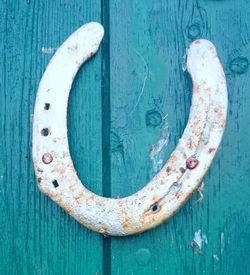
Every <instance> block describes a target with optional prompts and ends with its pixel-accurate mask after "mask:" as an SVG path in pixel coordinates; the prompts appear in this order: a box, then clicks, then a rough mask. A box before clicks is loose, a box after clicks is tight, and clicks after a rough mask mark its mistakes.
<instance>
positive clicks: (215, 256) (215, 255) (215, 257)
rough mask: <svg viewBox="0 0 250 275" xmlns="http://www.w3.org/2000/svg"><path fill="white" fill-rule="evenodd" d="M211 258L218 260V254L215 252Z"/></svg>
mask: <svg viewBox="0 0 250 275" xmlns="http://www.w3.org/2000/svg"><path fill="white" fill-rule="evenodd" d="M213 258H214V259H215V260H216V261H217V262H218V261H219V260H220V258H219V256H218V255H217V254H214V255H213Z"/></svg>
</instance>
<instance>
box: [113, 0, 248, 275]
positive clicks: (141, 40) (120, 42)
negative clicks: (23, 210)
mask: <svg viewBox="0 0 250 275" xmlns="http://www.w3.org/2000/svg"><path fill="white" fill-rule="evenodd" d="M249 18H250V4H249V2H248V1H244V0H240V1H230V0H228V1H212V0H199V1H196V0H190V1H170V0H168V1H151V2H150V1H138V0H137V1H119V0H118V1H110V47H111V48H110V60H111V61H110V62H111V64H110V68H111V71H110V81H111V82H110V93H111V94H110V98H111V167H112V169H111V195H112V196H113V197H117V196H119V197H123V196H126V195H129V194H132V193H134V192H135V191H137V190H138V189H139V188H141V187H142V186H144V185H145V183H146V182H147V181H148V180H149V179H150V178H151V177H152V175H153V174H155V172H156V171H157V170H158V169H160V167H161V165H162V163H163V162H164V161H165V160H166V159H167V158H168V156H169V154H170V153H171V151H172V150H173V149H174V147H175V144H176V142H177V141H178V138H180V136H181V133H182V131H183V129H184V127H185V124H186V121H187V115H188V110H189V106H190V99H191V83H190V79H189V77H188V74H187V72H184V71H183V68H182V63H183V56H184V53H185V49H186V47H187V46H188V44H189V43H190V42H191V41H192V40H194V39H195V38H198V37H202V38H208V39H210V40H211V41H213V43H214V44H215V45H216V47H217V50H218V53H219V56H220V57H221V60H222V63H223V66H224V68H225V71H226V74H227V79H228V88H229V103H230V105H229V113H228V125H227V129H226V133H225V136H224V140H223V144H222V146H221V150H220V152H219V154H218V156H217V157H216V160H215V161H214V163H213V165H212V168H211V170H210V172H209V173H208V175H207V176H206V178H205V189H204V200H203V201H202V203H201V204H199V203H197V199H198V195H194V196H193V197H192V198H191V200H189V202H188V203H187V204H186V205H185V206H184V207H183V208H182V209H181V211H180V212H179V213H178V214H177V215H175V216H174V217H173V218H172V219H170V220H169V221H168V222H167V223H165V224H163V225H161V226H159V227H158V228H156V229H154V230H151V231H149V232H146V233H144V234H141V235H138V236H133V237H128V238H112V239H111V252H110V253H111V259H112V262H111V271H112V274H235V275H236V274H249V270H250V264H249V260H248V256H249V253H250V249H249V247H250V246H249V239H250V232H249V225H250V218H249V212H250V204H249V195H250V189H249V186H250V181H249V176H248V174H249V159H250V150H249V149H250V148H249V143H248V136H249V135H250V124H249V121H250V117H249V116H250V113H249V110H248V107H247V106H250V105H249V104H250V94H249V92H248V90H249V88H250V80H249V79H250V78H249V68H248V62H249V54H248V53H249V50H250V35H249V33H250V21H249ZM160 144H163V147H162V150H160V151H159V153H158V154H157V153H156V154H154V155H153V158H152V159H151V158H150V152H151V157H152V148H154V149H156V148H159V145H160ZM156 151H157V150H156ZM194 236H196V240H197V239H199V240H200V241H201V242H202V246H201V247H199V246H198V245H197V244H196V243H195V242H194V241H193V239H194Z"/></svg>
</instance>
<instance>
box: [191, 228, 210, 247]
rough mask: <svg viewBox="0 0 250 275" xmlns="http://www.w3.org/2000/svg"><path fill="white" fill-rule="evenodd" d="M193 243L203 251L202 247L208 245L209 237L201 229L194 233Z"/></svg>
mask: <svg viewBox="0 0 250 275" xmlns="http://www.w3.org/2000/svg"><path fill="white" fill-rule="evenodd" d="M193 242H195V243H196V245H197V246H198V247H199V249H202V247H203V246H204V245H205V244H208V241H207V236H206V235H205V234H203V233H201V230H200V229H199V230H198V231H196V232H195V233H194V238H193Z"/></svg>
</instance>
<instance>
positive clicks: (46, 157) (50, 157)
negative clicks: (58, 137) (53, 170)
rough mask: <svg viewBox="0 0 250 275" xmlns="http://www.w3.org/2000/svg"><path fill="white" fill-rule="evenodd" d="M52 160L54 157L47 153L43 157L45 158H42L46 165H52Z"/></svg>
mask: <svg viewBox="0 0 250 275" xmlns="http://www.w3.org/2000/svg"><path fill="white" fill-rule="evenodd" d="M52 160H53V157H52V156H51V154H50V153H45V154H44V155H43V157H42V161H43V163H45V164H49V163H51V162H52Z"/></svg>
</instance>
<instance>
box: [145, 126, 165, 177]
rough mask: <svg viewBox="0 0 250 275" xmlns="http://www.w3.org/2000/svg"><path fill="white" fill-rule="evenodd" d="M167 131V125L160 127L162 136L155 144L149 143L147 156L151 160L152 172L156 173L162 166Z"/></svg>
mask: <svg viewBox="0 0 250 275" xmlns="http://www.w3.org/2000/svg"><path fill="white" fill-rule="evenodd" d="M168 139H169V131H168V126H167V125H165V126H163V128H162V136H161V138H160V139H159V140H158V142H157V143H156V144H153V145H151V148H150V152H149V157H150V160H151V161H152V166H153V172H154V174H155V173H157V172H158V171H159V170H160V169H161V168H162V166H163V159H164V153H165V152H166V147H167V145H168Z"/></svg>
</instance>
